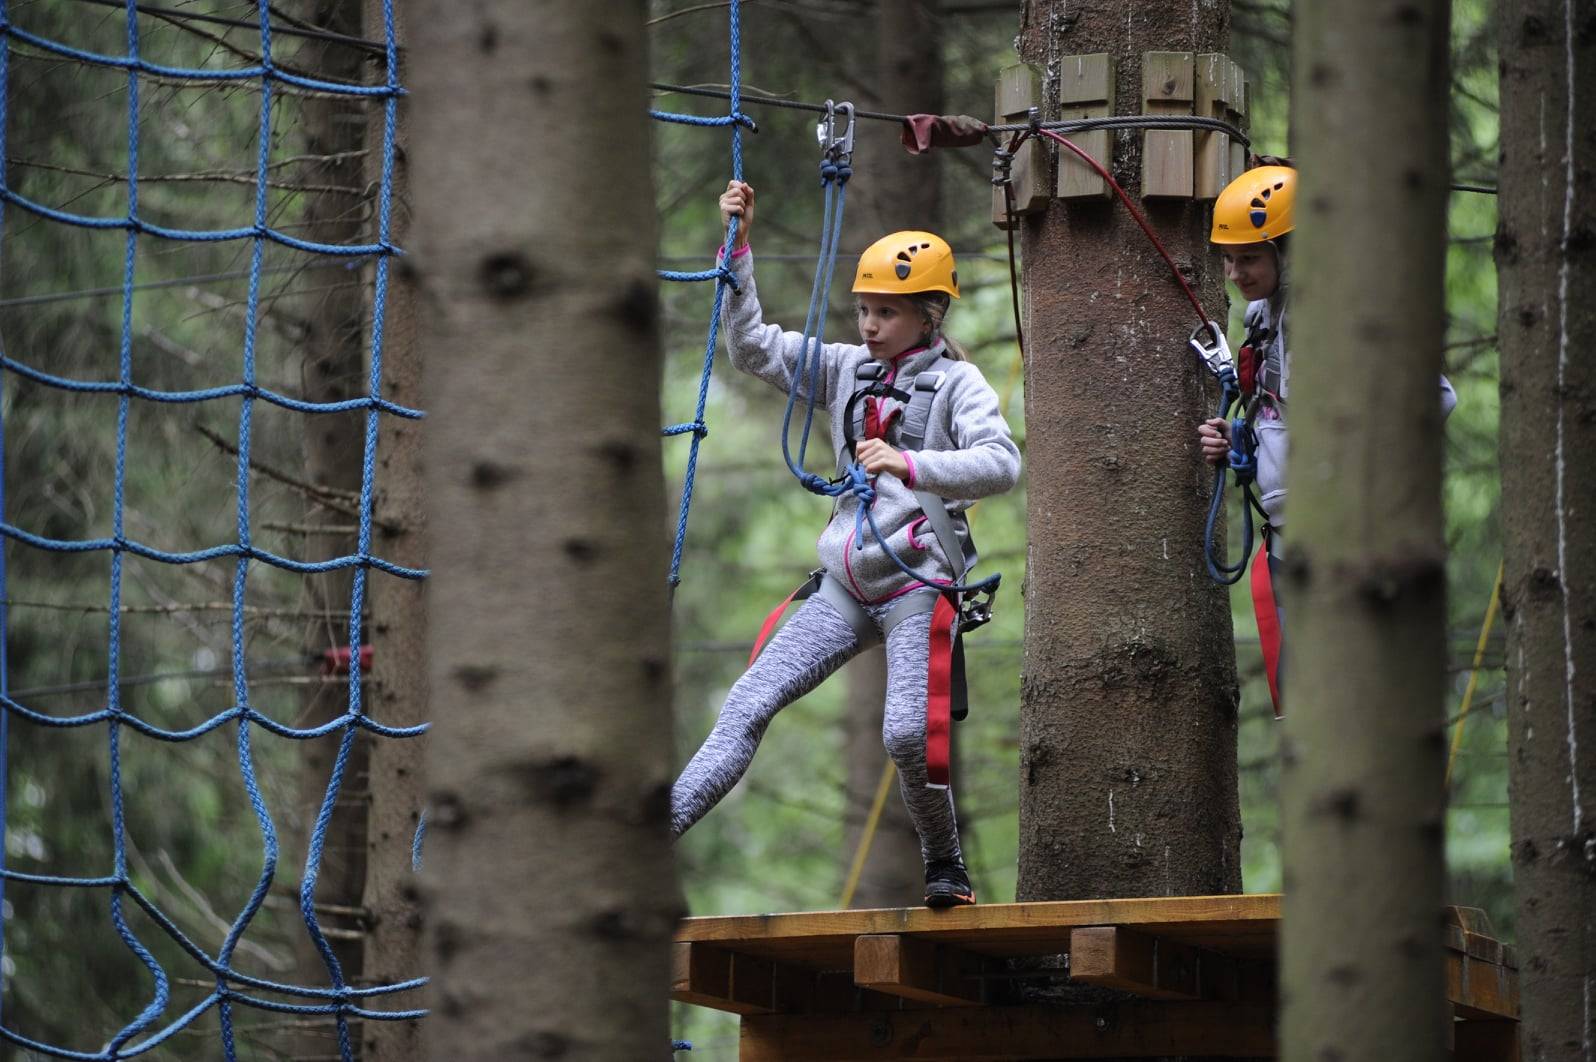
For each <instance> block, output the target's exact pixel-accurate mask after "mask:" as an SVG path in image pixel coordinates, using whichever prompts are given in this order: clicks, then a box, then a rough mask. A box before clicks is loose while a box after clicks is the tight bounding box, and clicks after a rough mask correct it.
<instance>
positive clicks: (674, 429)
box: [660, 420, 709, 439]
mask: <svg viewBox="0 0 1596 1062" xmlns="http://www.w3.org/2000/svg"><path fill="white" fill-rule="evenodd" d="M660 434H661V435H665V436H671V435H689V434H691V435H696V436H698V437H699V438H700V439H702V438H704V436H706V435H708V434H709V425H708V424H705V423H704V422H703V421H701V420H690V421H688V422H687V423H685V424H672V425H670V426H669V427H665V428H661V429H660Z"/></svg>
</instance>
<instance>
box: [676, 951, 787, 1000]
mask: <svg viewBox="0 0 1596 1062" xmlns="http://www.w3.org/2000/svg"><path fill="white" fill-rule="evenodd" d="M671 998H672V999H674V1000H676V1001H677V1002H678V1003H692V1004H695V1005H697V1006H700V1007H709V1008H711V1009H713V1010H725V1011H730V1012H731V1013H733V1014H745V1015H746V1014H771V1013H774V1012H775V1011H776V1010H777V1009H779V1008H778V1006H777V1000H776V967H775V965H774V964H773V963H769V962H765V961H763V960H760V959H754V958H750V957H749V956H747V955H739V954H737V953H736V952H734V951H725V950H723V949H721V948H712V947H706V946H704V945H702V944H684V943H680V942H678V943H675V944H672V945H671Z"/></svg>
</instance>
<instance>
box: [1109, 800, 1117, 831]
mask: <svg viewBox="0 0 1596 1062" xmlns="http://www.w3.org/2000/svg"><path fill="white" fill-rule="evenodd" d="M1108 832H1109V833H1118V832H1119V831H1118V830H1116V829H1114V791H1113V790H1112V789H1110V790H1109V791H1108Z"/></svg>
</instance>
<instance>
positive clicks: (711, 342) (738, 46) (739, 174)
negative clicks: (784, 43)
mask: <svg viewBox="0 0 1596 1062" xmlns="http://www.w3.org/2000/svg"><path fill="white" fill-rule="evenodd" d="M740 3H741V0H731V3H730V4H729V5H728V7H729V11H730V14H729V15H728V16H727V17H728V19H729V29H728V33H729V40H730V44H729V49H730V54H731V71H730V79H729V86H730V91H729V92H728V93H727V95H728V96H729V98H730V103H731V107H730V113H728V114H726V115H725V116H723V117H719V118H699V117H697V116H695V115H682V114H671V113H668V112H665V111H649V112H648V113H649V116H650V117H652V118H655V119H658V120H659V121H662V122H679V123H682V124H686V125H699V126H727V127H729V128H730V129H731V168H732V179H733V180H737V181H740V180H742V179H743V128H744V126H746V127H748V128H749V129H754V128H755V126H754V123H753V119H751V118H749V117H748V116H747V115H745V114H743V113H742V111H741V110H740V109H739V108H740V105H741V102H742V100H741V93H742V78H743V75H742V48H743V45H742V17H741V16H742V12H741V8H740ZM736 240H737V219H736V218H732V219H731V224H730V225H728V226H727V228H726V240H725V242H724V243H723V244H721V248H720V257H719V258H718V260H717V261H716V263H715V268H713V269H704V270H699V271H697V272H679V271H674V270H668V269H661V270H658V271H657V272H658V274H659V278H660V279H661V280H669V281H682V282H689V283H691V282H696V281H705V280H713V281H714V282H715V297H714V299H713V300H711V303H710V309H709V335H708V337H707V338H706V339H705V341H704V364H703V369H702V371H701V372H700V373H699V377H698V403H697V405H696V406H694V408H693V419H692V420H690V421H687V422H686V423H684V424H671V425H667V426H666V427H664V428H662V429H661V430H660V434H661V435H664V436H667V437H669V436H673V435H691V436H692V441H691V442H690V443H688V448H687V473H686V475H685V476H684V477H683V479H682V500H681V506H680V509H679V511H678V514H677V517H676V539H675V542H674V543H673V544H672V546H671V566H670V572H669V574H668V576H667V578H668V580H669V582H670V585H671V588H672V589H675V587H677V586H678V585H680V584H681V581H682V574H681V573H682V549H683V547H684V546H685V544H686V542H687V517H688V514H689V513H690V512H691V511H692V507H693V485H694V482H695V481H696V479H697V476H698V448H699V444H701V443H702V442H703V441H704V437H705V436H706V435H708V434H709V425H708V424H707V423H705V421H704V410H705V408H706V407H707V406H708V405H709V380H710V376H711V375H712V374H713V373H714V371H715V346H716V344H717V342H718V341H719V338H720V307H721V302H722V301H723V300H724V299H725V297H726V288H727V286H728V285H729V286H730V287H731V288H732V290H734V291H735V290H737V284H736V281H734V280H733V279H732V272H731V253H732V247H733V245H734V244H735V243H736Z"/></svg>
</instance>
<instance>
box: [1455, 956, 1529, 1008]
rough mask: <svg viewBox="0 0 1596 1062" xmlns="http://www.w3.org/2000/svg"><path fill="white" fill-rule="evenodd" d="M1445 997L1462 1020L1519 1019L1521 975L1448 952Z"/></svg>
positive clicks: (1495, 965)
mask: <svg viewBox="0 0 1596 1062" xmlns="http://www.w3.org/2000/svg"><path fill="white" fill-rule="evenodd" d="M1446 998H1447V999H1448V1000H1449V1001H1451V1003H1452V1013H1453V1014H1454V1015H1456V1016H1457V1017H1459V1018H1475V1019H1484V1020H1492V1019H1496V1020H1500V1019H1503V1018H1511V1019H1514V1020H1517V1018H1518V972H1517V971H1516V970H1513V969H1512V968H1510V967H1507V966H1502V965H1500V964H1497V963H1493V962H1483V961H1481V960H1479V959H1476V958H1474V957H1473V956H1471V955H1469V954H1468V953H1466V952H1463V951H1458V950H1455V949H1453V948H1448V949H1447V951H1446Z"/></svg>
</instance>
